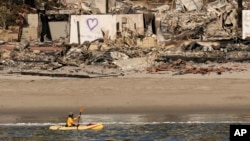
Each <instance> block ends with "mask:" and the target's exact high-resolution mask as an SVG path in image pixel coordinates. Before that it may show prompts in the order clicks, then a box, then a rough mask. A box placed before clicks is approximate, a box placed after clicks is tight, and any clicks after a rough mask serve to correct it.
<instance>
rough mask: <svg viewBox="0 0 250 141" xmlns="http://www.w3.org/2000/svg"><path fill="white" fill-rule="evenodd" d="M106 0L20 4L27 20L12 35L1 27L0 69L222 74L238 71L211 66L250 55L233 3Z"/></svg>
mask: <svg viewBox="0 0 250 141" xmlns="http://www.w3.org/2000/svg"><path fill="white" fill-rule="evenodd" d="M105 2H106V1H103V3H104V4H106V6H103V3H102V4H100V3H99V2H98V0H94V1H89V0H65V1H61V2H55V1H48V2H47V3H46V4H45V3H39V4H37V5H36V7H35V8H34V7H32V6H31V7H30V8H29V7H28V8H27V6H26V7H25V9H26V10H27V9H32V13H33V15H32V14H31V15H29V14H27V11H26V13H25V14H26V16H27V17H28V18H27V17H25V16H24V19H25V18H26V19H27V20H28V21H27V22H29V23H28V24H26V25H25V26H24V25H19V26H18V28H16V27H15V28H14V27H13V31H14V29H15V32H12V31H11V29H12V28H10V27H9V30H3V29H0V68H1V70H6V71H7V72H11V73H20V74H23V75H28V74H30V75H42V76H44V75H48V76H67V77H81V78H82V77H83V78H85V77H87V76H90V75H93V74H94V75H98V76H104V75H105V76H118V75H124V74H126V72H131V71H132V72H143V71H147V72H149V73H156V72H159V71H162V72H164V71H171V72H175V73H174V74H175V75H182V74H188V73H192V74H209V73H212V72H215V73H217V74H221V73H222V72H233V71H244V69H242V68H233V67H224V66H220V67H216V66H214V63H226V62H247V61H248V60H249V59H250V53H249V51H250V48H249V43H248V41H247V40H243V39H241V30H240V28H241V27H240V26H239V25H238V18H239V15H238V11H237V8H238V7H237V6H238V5H237V3H236V2H235V1H234V0H229V1H228V0H214V1H212V2H208V3H204V2H203V1H202V0H194V1H192V2H190V1H187V0H175V1H170V0H159V1H157V2H155V1H150V0H144V1H140V0H131V1H129V0H126V1H125V0H109V1H107V2H106V3H105ZM191 3H193V4H191ZM37 7H38V10H37V11H38V15H37V14H34V9H36V8H37ZM0 12H1V11H0ZM25 14H24V15H25ZM140 14H141V15H142V16H140ZM110 15H112V16H110ZM138 15H139V16H138ZM38 17H39V20H37V21H36V20H34V19H37V18H38ZM70 17H71V18H70ZM72 17H73V18H72ZM105 18H106V19H105ZM139 18H141V20H143V21H141V20H140V19H139ZM138 19H139V20H138ZM83 21H84V22H83ZM108 24H111V26H110V25H108ZM99 26H100V27H99ZM45 27H50V29H49V30H50V31H47V29H45ZM52 27H53V28H52ZM83 27H84V28H83ZM114 27H115V28H114ZM57 28H58V29H57ZM37 29H38V30H39V32H38V33H37ZM6 31H8V32H6ZM34 34H35V35H34ZM36 36H37V37H36ZM15 39H16V40H15ZM204 64H206V66H202V65H204ZM87 78H88V77H87Z"/></svg>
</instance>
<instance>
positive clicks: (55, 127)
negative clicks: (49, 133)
mask: <svg viewBox="0 0 250 141" xmlns="http://www.w3.org/2000/svg"><path fill="white" fill-rule="evenodd" d="M103 128H104V125H103V124H102V123H96V124H91V125H80V126H78V127H66V126H63V125H53V126H50V127H49V129H50V130H102V129H103Z"/></svg>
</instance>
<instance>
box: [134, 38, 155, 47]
mask: <svg viewBox="0 0 250 141" xmlns="http://www.w3.org/2000/svg"><path fill="white" fill-rule="evenodd" d="M137 45H138V46H140V47H144V48H150V47H155V46H156V39H155V38H154V37H145V38H144V39H142V40H141V39H137Z"/></svg>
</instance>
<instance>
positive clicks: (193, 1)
mask: <svg viewBox="0 0 250 141" xmlns="http://www.w3.org/2000/svg"><path fill="white" fill-rule="evenodd" d="M181 2H182V4H183V5H184V6H185V7H186V9H187V10H188V11H193V10H201V8H202V7H203V0H181Z"/></svg>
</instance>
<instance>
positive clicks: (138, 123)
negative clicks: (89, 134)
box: [0, 121, 250, 126]
mask: <svg viewBox="0 0 250 141" xmlns="http://www.w3.org/2000/svg"><path fill="white" fill-rule="evenodd" d="M96 123H103V124H104V125H146V124H147V125H150V124H152V125H157V124H250V122H246V121H218V122H216V121H206V122H204V121H185V122H172V121H165V122H96ZM80 124H82V125H87V124H89V123H87V122H86V123H80ZM51 125H65V123H0V126H51Z"/></svg>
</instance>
